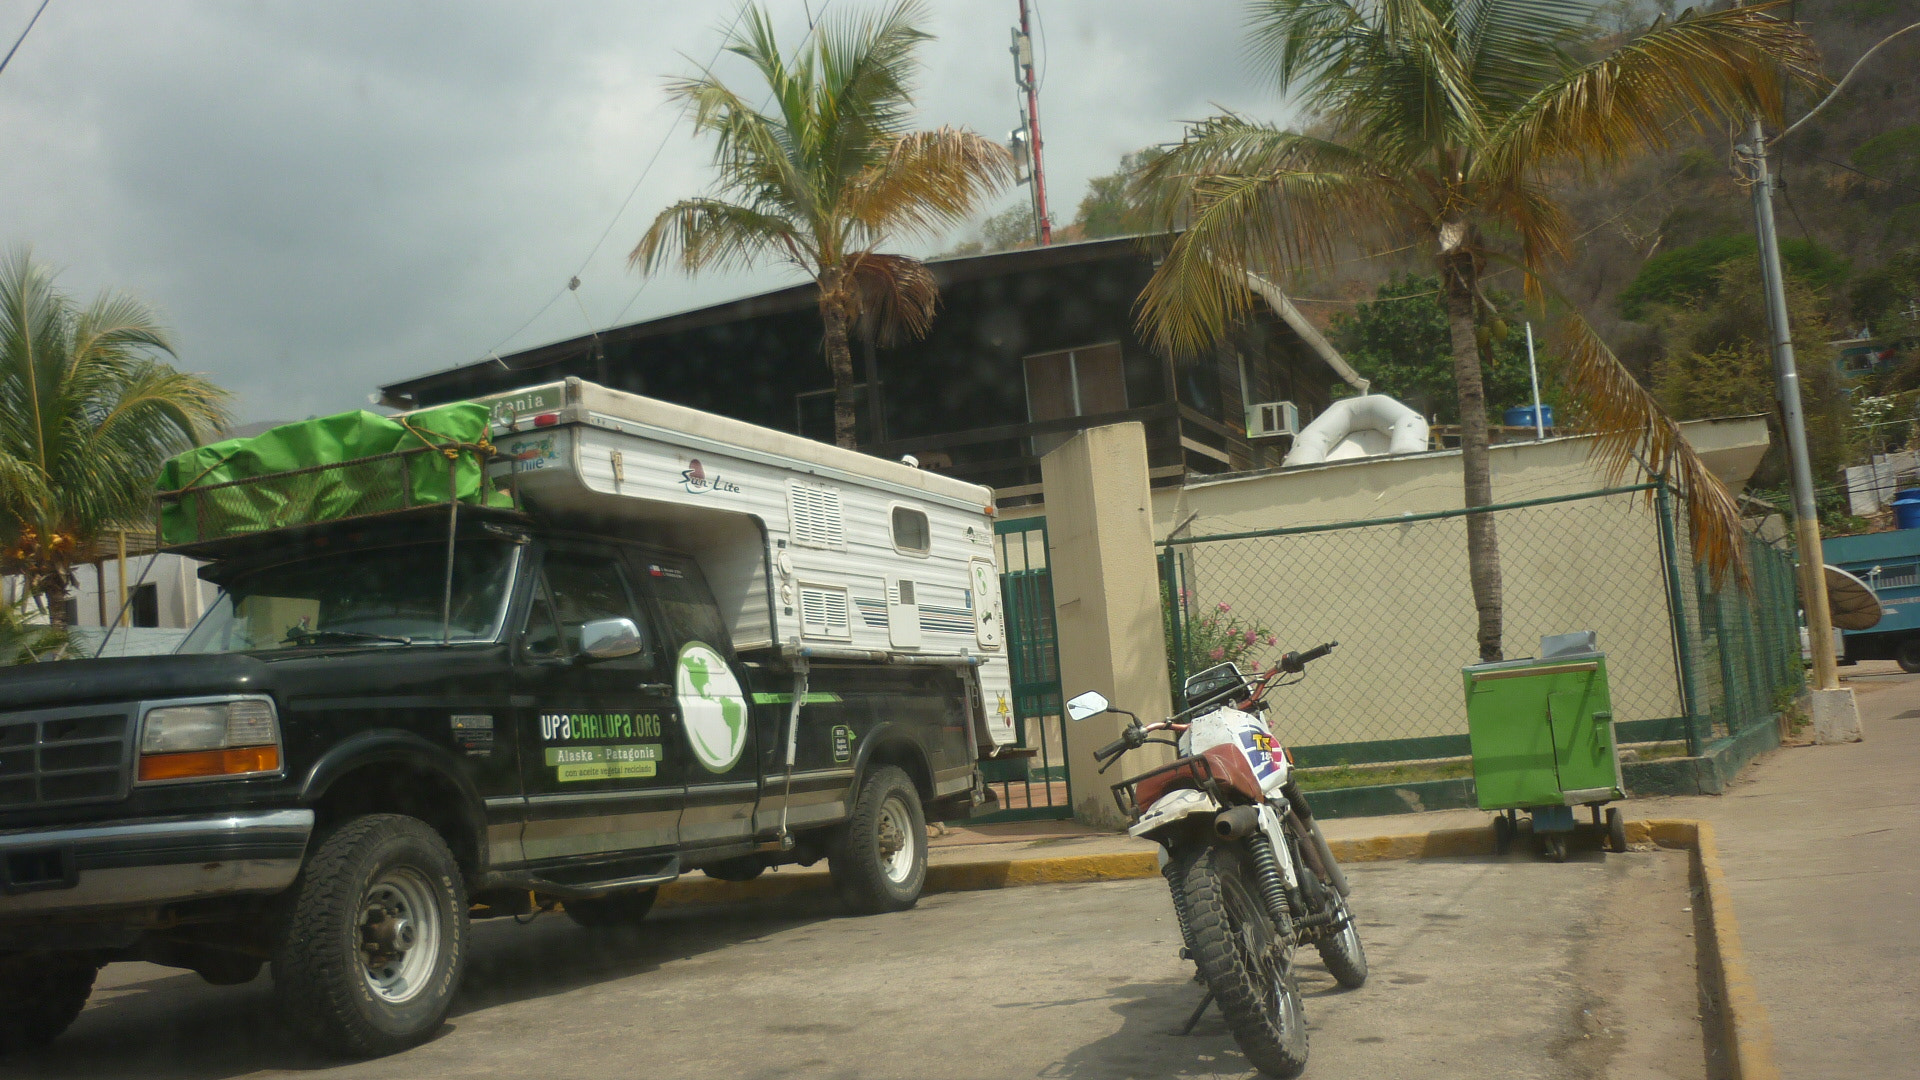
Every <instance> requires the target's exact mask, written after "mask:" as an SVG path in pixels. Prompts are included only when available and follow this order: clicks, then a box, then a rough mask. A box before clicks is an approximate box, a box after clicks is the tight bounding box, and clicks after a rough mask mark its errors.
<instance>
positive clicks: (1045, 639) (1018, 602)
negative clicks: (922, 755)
mask: <svg viewBox="0 0 1920 1080" xmlns="http://www.w3.org/2000/svg"><path fill="white" fill-rule="evenodd" d="M993 531H994V541H995V543H996V546H997V547H998V548H999V555H1000V570H1001V574H1000V594H1001V599H1002V601H1003V603H1004V606H1005V611H1006V616H1005V617H1006V629H1007V660H1008V662H1009V664H1011V666H1012V675H1013V722H1014V731H1015V733H1016V735H1017V736H1018V738H1019V742H1018V745H1017V747H1015V748H1013V749H1010V750H1005V751H1002V752H1001V756H1000V757H997V758H994V759H993V760H991V761H985V762H982V763H981V772H982V774H983V775H984V777H985V779H986V782H987V786H988V787H990V788H992V789H993V790H994V792H995V793H996V794H997V795H999V797H1000V809H999V810H996V811H994V812H993V813H991V814H985V815H982V816H981V817H979V818H975V819H974V820H975V821H981V822H993V821H1033V820H1038V819H1044V818H1065V817H1072V816H1073V800H1072V798H1071V797H1070V793H1069V790H1068V786H1067V744H1066V732H1065V730H1064V729H1063V728H1062V727H1061V723H1062V714H1063V712H1064V710H1063V709H1062V707H1061V694H1060V650H1059V643H1058V640H1057V638H1056V636H1055V633H1054V625H1053V576H1052V573H1051V571H1050V570H1049V568H1048V565H1047V519H1046V518H1044V517H1031V518H1021V519H1019V520H1016V521H996V522H994V526H993Z"/></svg>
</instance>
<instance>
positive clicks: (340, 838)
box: [273, 814, 467, 1057]
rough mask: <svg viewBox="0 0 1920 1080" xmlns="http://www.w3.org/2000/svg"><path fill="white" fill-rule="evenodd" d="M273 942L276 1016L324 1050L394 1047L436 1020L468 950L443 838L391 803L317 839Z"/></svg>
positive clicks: (461, 902)
mask: <svg viewBox="0 0 1920 1080" xmlns="http://www.w3.org/2000/svg"><path fill="white" fill-rule="evenodd" d="M291 899H292V911H291V913H290V916H289V919H288V924H287V929H286V933H285V936H284V937H283V939H282V940H281V942H280V943H279V947H278V948H277V949H276V950H275V951H274V957H273V981H274V990H275V994H276V996H277V997H278V999H279V1004H280V1011H281V1015H282V1017H283V1018H284V1019H285V1020H286V1022H287V1023H288V1024H290V1025H291V1026H293V1027H294V1028H295V1029H296V1030H298V1031H299V1032H301V1033H302V1034H304V1035H306V1036H307V1037H308V1038H310V1039H311V1040H313V1041H314V1042H315V1043H317V1044H319V1045H320V1046H322V1047H325V1048H326V1049H329V1050H333V1051H336V1052H339V1053H343V1054H350V1055H354V1056H358V1057H373V1056H377V1055H380V1054H391V1053H396V1052H398V1051H400V1050H404V1049H406V1048H407V1047H409V1046H413V1045H415V1044H417V1043H420V1042H422V1041H424V1040H425V1039H426V1038H427V1037H428V1036H429V1035H431V1034H433V1032H434V1031H436V1030H438V1029H439V1027H440V1024H441V1022H442V1021H444V1020H445V1019H446V1016H447V1008H448V1006H450V1005H451V1004H452V1002H453V992H454V990H455V989H457V988H458V987H459V985H460V975H461V973H462V972H463V971H464V970H465V969H466V960H467V894H466V884H465V882H464V881H463V880H462V879H461V876H460V867H459V865H458V864H457V863H455V861H454V858H453V852H451V851H449V850H448V849H447V844H446V841H444V840H442V839H441V838H440V835H439V834H438V833H436V832H434V831H433V830H432V829H431V828H429V827H428V826H427V824H426V823H425V822H423V821H420V820H418V819H416V818H410V817H403V816H401V815H398V814H369V815H367V816H365V817H360V818H355V819H353V820H352V821H349V822H347V823H346V824H345V825H342V826H341V827H340V828H339V829H337V830H335V831H334V832H333V834H332V835H331V836H328V837H327V838H326V839H325V840H324V841H322V842H321V844H320V846H319V848H318V850H316V851H315V852H314V854H313V856H312V857H311V858H309V859H308V860H307V865H306V866H305V867H303V868H302V869H301V871H300V877H299V879H298V880H297V881H295V882H294V885H293V890H292V893H291Z"/></svg>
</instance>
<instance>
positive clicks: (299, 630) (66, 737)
mask: <svg viewBox="0 0 1920 1080" xmlns="http://www.w3.org/2000/svg"><path fill="white" fill-rule="evenodd" d="M489 433H490V434H491V436H492V441H493V445H489V443H488V440H487V436H488V434H489ZM396 447H397V448H396ZM383 448H384V449H383ZM369 451H371V452H369ZM236 473H242V474H247V475H237V476H236V475H234V474H236ZM167 475H168V476H170V477H173V478H174V483H176V484H178V485H180V486H178V487H177V488H175V489H173V490H170V491H169V492H167V493H166V494H165V495H164V497H163V499H162V517H161V520H162V527H163V532H164V533H165V539H166V540H167V542H168V546H169V547H170V549H171V550H176V551H180V552H183V553H185V554H188V555H191V556H193V557H194V558H197V559H201V560H205V562H206V566H205V568H204V569H203V570H202V571H201V576H202V578H204V579H205V580H206V581H208V582H210V583H212V584H213V585H214V586H217V587H218V596H217V598H216V599H215V600H214V602H213V604H212V607H211V608H210V609H209V610H208V611H207V614H206V615H205V617H204V618H203V619H201V621H200V623H199V625H198V626H197V627H195V629H194V630H193V632H192V634H191V635H190V636H189V637H188V639H187V640H186V642H185V643H184V644H183V645H182V646H181V648H180V650H179V651H178V653H176V654H173V655H167V656H146V657H130V658H122V659H107V660H85V661H73V662H64V663H50V664H35V665H31V666H29V667H24V668H12V669H6V670H5V671H4V673H0V702H3V703H4V704H0V887H3V888H0V1051H5V1050H11V1049H17V1048H20V1047H22V1046H28V1045H33V1044H37V1043H42V1042H46V1041H48V1040H50V1039H52V1038H53V1037H54V1036H56V1035H57V1034H58V1033H59V1032H60V1031H62V1030H63V1029H65V1028H66V1027H67V1025H68V1024H70V1023H71V1022H72V1021H73V1019H74V1018H75V1016H76V1015H77V1014H78V1013H79V1011H80V1009H81V1007H82V1005H83V1004H84V1003H85V1001H86V999H87V996H88V994H89V991H90V988H91V986H92V984H93V981H94V976H95V972H96V971H97V969H98V968H99V967H100V966H101V965H102V964H105V963H108V962H110V961H115V960H134V959H138V960H147V961H152V962H156V963H161V964H170V965H175V966H179V967H185V968H190V969H192V970H194V971H196V972H198V973H199V974H200V975H202V976H203V977H205V978H206V979H207V980H208V981H210V982H214V983H236V982H245V981H248V980H250V979H252V978H254V977H255V975H256V974H257V973H258V972H259V971H260V970H261V967H262V965H263V963H271V965H272V972H273V979H274V984H275V992H276V994H277V996H278V998H279V1002H280V1006H281V1012H282V1015H283V1016H284V1017H285V1019H286V1021H287V1023H288V1024H289V1025H290V1026H292V1027H293V1028H295V1029H296V1030H298V1031H299V1032H301V1033H303V1034H305V1035H306V1036H308V1037H310V1038H311V1039H312V1040H313V1041H315V1042H317V1043H319V1044H321V1045H323V1046H326V1047H329V1048H331V1049H333V1050H336V1051H339V1052H343V1053H348V1054H355V1055H371V1054H380V1053H388V1052H392V1051H395V1050H398V1049H401V1048H403V1047H406V1046H409V1045H411V1044H414V1043H417V1042H419V1041H420V1040H422V1039H424V1038H426V1037H428V1036H429V1035H430V1034H431V1033H432V1032H433V1031H434V1030H435V1029H436V1028H437V1027H438V1026H439V1025H440V1023H441V1021H442V1019H443V1018H444V1016H445V1014H446V1011H447V1008H448V1004H449V1002H450V1000H451V998H452V996H453V994H454V992H455V990H456V988H457V987H458V986H459V983H460V980H461V977H462V974H463V972H464V971H465V968H466V964H467V952H468V947H469V937H468V922H469V919H470V918H485V917H492V916H502V915H525V914H528V913H530V912H534V911H537V910H541V909H545V908H550V907H553V906H555V905H562V906H564V909H565V912H566V914H567V915H568V916H569V917H571V918H572V919H573V920H574V921H575V922H577V923H580V924H582V925H584V926H588V927H605V926H614V925H621V924H631V923H634V922H637V921H639V920H640V919H642V918H643V917H644V916H645V915H646V913H647V911H648V908H649V907H651V905H652V903H653V900H654V897H655V895H656V891H657V890H658V888H659V887H660V886H661V885H664V884H666V883H668V882H671V881H673V880H674V879H676V878H678V877H679V876H681V875H683V874H686V873H688V872H689V871H692V870H696V869H698V870H703V871H705V872H706V873H707V874H708V875H711V876H714V877H720V878H725V879H728V880H744V879H747V878H751V877H753V876H755V875H757V874H759V873H760V872H761V871H763V870H764V869H766V868H767V867H768V866H771V865H776V864H780V863H793V862H797V863H802V864H809V863H812V862H814V861H816V860H818V859H821V858H825V859H827V860H828V864H829V868H830V870H831V872H832V877H833V880H834V882H835V884H836V885H837V886H838V887H839V889H840V892H841V894H842V895H843V896H844V897H845V898H846V900H847V901H848V903H849V904H850V905H851V906H852V907H853V908H854V909H855V910H857V911H862V912H879V911H893V910H899V909H902V908H906V907H910V906H912V905H913V904H914V902H915V901H916V900H917V898H918V897H919V895H920V890H921V886H922V884H923V882H924V880H925V875H926V855H927V833H926V827H925V825H926V821H927V820H928V819H952V818H956V817H964V816H966V815H967V813H968V812H969V810H970V809H971V808H972V806H973V805H974V804H975V802H976V800H981V799H982V798H983V795H982V790H983V789H982V785H981V782H980V779H979V773H978V769H977V766H976V761H977V759H978V758H979V757H981V756H984V755H990V754H992V753H993V752H994V750H995V749H996V747H998V746H1000V745H1003V744H1006V743H1008V742H1011V741H1012V738H1013V734H1012V732H1013V725H1012V722H1011V717H1010V716H1009V715H1008V709H1007V697H1008V693H1009V686H1008V681H1007V679H1008V672H1007V667H1006V662H1005V659H1004V645H1003V642H1002V639H1001V631H1000V622H999V619H1000V609H999V579H998V574H997V570H996V568H995V565H994V548H993V545H992V519H991V516H990V514H991V501H990V500H991V493H990V492H989V491H988V489H986V488H982V487H977V486H975V485H972V484H966V483H962V482H959V481H956V480H952V479H950V478H946V477H941V476H937V475H932V474H928V473H924V472H921V471H919V470H916V469H913V468H910V467H908V466H906V465H903V464H898V463H894V462H889V461H882V460H879V459H876V458H872V457H868V456H865V455H861V454H856V453H853V452H850V451H845V450H841V449H838V448H836V447H831V446H824V445H822V444H819V443H814V442H810V441H808V440H804V439H800V438H797V437H794V436H790V435H785V434H781V433H779V432H773V431H767V430H764V429H761V428H756V427H752V426H750V425H747V424H742V423H738V422H736V421H731V420H726V419H723V418H720V417H714V416H708V415H706V414H702V413H697V412H694V411H692V410H688V409H682V408H678V407H676V406H671V405H665V404H662V403H659V402H654V401H650V400H648V399H645V398H640V397H635V396H634V395H630V394H622V393H619V392H616V391H612V390H607V389H604V388H601V387H597V386H593V385H592V384H586V383H581V382H579V381H578V380H569V381H567V382H565V383H553V384H549V385H547V386H543V387H533V388H530V389H528V390H526V391H522V392H519V393H517V394H514V395H508V396H506V397H505V398H503V399H500V400H495V401H489V402H482V403H478V404H474V403H467V404H463V405H460V406H455V407H451V408H449V409H441V410H433V411H431V412H423V413H415V414H411V415H403V416H401V417H399V418H397V419H394V420H388V419H387V418H382V417H375V416H372V415H371V414H364V413H363V414H348V415H347V416H345V417H334V418H326V419H324V420H319V421H310V422H307V423H305V424H302V425H293V426H290V427H288V428H281V429H276V431H275V432H269V433H267V434H266V435H262V436H260V437H259V438H258V439H255V440H251V441H248V442H246V443H244V444H243V443H239V442H236V443H233V444H220V445H218V446H215V447H206V448H202V449H201V450H199V451H196V452H195V454H194V455H190V456H189V458H188V459H187V460H186V461H185V462H184V463H182V464H180V465H179V467H177V468H172V469H170V470H169V473H168V474H167Z"/></svg>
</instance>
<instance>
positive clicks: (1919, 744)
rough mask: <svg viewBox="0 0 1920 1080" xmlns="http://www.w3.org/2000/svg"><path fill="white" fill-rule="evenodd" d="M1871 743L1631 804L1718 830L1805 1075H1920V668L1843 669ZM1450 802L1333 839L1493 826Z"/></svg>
mask: <svg viewBox="0 0 1920 1080" xmlns="http://www.w3.org/2000/svg"><path fill="white" fill-rule="evenodd" d="M1842 672H1843V677H1844V678H1845V680H1846V684H1847V685H1849V686H1852V687H1853V688H1854V692H1855V694H1856V696H1857V698H1858V700H1859V704H1860V715H1861V723H1862V725H1863V727H1864V728H1865V731H1866V736H1867V739H1866V741H1865V742H1861V743H1853V744H1849V745H1844V746H1801V747H1787V748H1782V749H1780V750H1776V751H1773V752H1772V753H1770V754H1768V755H1767V756H1765V757H1764V758H1762V759H1760V760H1759V761H1757V762H1755V763H1754V764H1753V765H1751V766H1749V767H1748V769H1747V771H1746V772H1745V773H1744V774H1743V775H1742V776H1741V777H1740V778H1739V779H1738V780H1737V781H1736V782H1735V784H1734V785H1733V786H1732V787H1731V788H1729V789H1728V791H1727V792H1726V794H1724V795H1720V796H1691V797H1667V798H1652V799H1634V800H1631V801H1630V802H1629V803H1627V805H1626V808H1625V809H1626V813H1627V816H1628V817H1629V818H1630V819H1646V818H1694V819H1699V820H1703V821H1707V822H1710V823H1711V824H1713V826H1714V828H1715V830H1716V832H1717V833H1718V837H1719V844H1720V855H1721V859H1722V862H1723V865H1724V867H1725V869H1726V875H1727V882H1728V885H1729V888H1730V891H1731V893H1732V896H1733V905H1734V915H1735V917H1736V918H1737V919H1738V922H1739V927H1740V936H1741V939H1742V940H1743V942H1744V944H1745V948H1746V959H1747V963H1748V967H1749V969H1750V972H1751V975H1752V977H1753V979H1754V981H1755V983H1756V984H1757V985H1758V987H1759V991H1760V996H1761V999H1762V1002H1763V1003H1764V1004H1765V1005H1766V1007H1767V1009H1768V1012H1769V1013H1770V1017H1771V1020H1772V1025H1773V1031H1774V1036H1775V1042H1776V1056H1777V1058H1778V1061H1779V1064H1780V1068H1781V1072H1782V1074H1783V1075H1785V1076H1789V1077H1794V1078H1808V1080H1812V1078H1820V1077H1835V1078H1841V1077H1845V1078H1848V1080H1855V1078H1865V1077H1883V1076H1884V1077H1893V1076H1911V1075H1920V675H1907V674H1904V673H1902V672H1901V671H1900V670H1899V668H1898V667H1896V666H1895V665H1893V664H1891V663H1871V664H1861V665H1859V666H1857V667H1853V668H1843V669H1842ZM1490 821H1491V815H1488V814H1486V813H1483V812H1481V811H1477V810H1443V811H1435V812H1432V813H1426V814H1404V815H1392V816H1387V817H1374V818H1339V819H1333V820H1328V821H1325V822H1323V823H1322V825H1323V828H1324V829H1325V831H1326V833H1327V837H1328V839H1330V840H1342V839H1360V838H1365V837H1373V836H1385V835H1392V834H1398V833H1411V832H1425V831H1428V830H1433V829H1454V828H1471V827H1475V826H1484V825H1487V824H1488V823H1489V822H1490ZM1140 850H1148V848H1147V845H1144V844H1141V843H1140V842H1138V841H1134V840H1131V839H1129V838H1127V837H1125V836H1121V835H1115V834H1113V833H1106V832H1098V831H1095V830H1092V829H1087V828H1084V827H1081V826H1077V825H1074V824H1072V823H1071V822H1046V823H1041V822H1036V823H1030V824H1025V825H1018V826H986V827H982V828H978V829H967V828H958V829H954V830H952V831H951V832H950V833H949V834H948V835H946V836H942V837H939V838H938V839H936V840H935V841H934V842H933V849H932V855H931V861H932V862H933V863H935V864H936V865H948V864H956V863H967V862H975V861H986V860H999V859H1032V858H1044V857H1049V856H1054V855H1084V854H1100V853H1106V852H1117V851H1140Z"/></svg>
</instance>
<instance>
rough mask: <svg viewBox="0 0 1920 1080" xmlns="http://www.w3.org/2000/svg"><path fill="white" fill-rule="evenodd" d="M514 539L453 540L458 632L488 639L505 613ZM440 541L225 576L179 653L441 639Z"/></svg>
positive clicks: (451, 628) (451, 627) (443, 553)
mask: <svg viewBox="0 0 1920 1080" xmlns="http://www.w3.org/2000/svg"><path fill="white" fill-rule="evenodd" d="M517 551H518V547H517V545H513V544H507V543H502V542H500V541H497V540H480V539H476V540H466V539H463V540H461V542H460V543H459V544H458V545H457V546H456V548H455V554H454V564H453V616H452V619H451V620H450V622H449V624H448V632H449V635H450V638H451V640H453V641H491V640H494V639H495V638H496V637H497V636H498V634H499V630H500V622H501V619H502V618H503V617H504V616H505V614H506V606H507V596H508V594H509V593H510V591H511V588H512V584H513V570H514V564H515V561H516V553H517ZM446 559H447V548H446V545H445V544H444V543H418V544H403V545H396V546H393V547H382V548H356V549H354V550H351V551H341V552H334V553H329V554H325V555H316V556H314V557H312V558H307V559H298V560H295V561H291V562H284V563H278V564H276V565H273V566H266V567H260V568H258V569H254V570H248V571H244V572H241V573H238V574H235V575H233V576H232V577H231V578H229V579H228V580H226V581H225V582H223V586H222V589H221V592H220V597H219V599H217V600H216V601H214V604H213V606H212V607H211V608H209V609H208V611H207V613H206V615H205V616H204V617H202V618H201V620H200V624H199V625H198V626H195V627H194V628H193V633H191V634H189V635H188V636H187V639H186V641H184V642H182V643H181V645H180V649H179V651H180V652H183V653H224V652H253V651H256V650H263V649H292V648H300V647H302V646H309V645H357V644H365V645H376V646H385V647H395V646H401V645H410V644H413V643H415V642H419V643H422V644H429V645H431V644H437V643H438V642H439V641H440V640H441V638H440V632H441V631H440V616H441V601H442V596H443V589H444V587H445V581H446V578H445V574H446V566H447V563H446Z"/></svg>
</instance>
